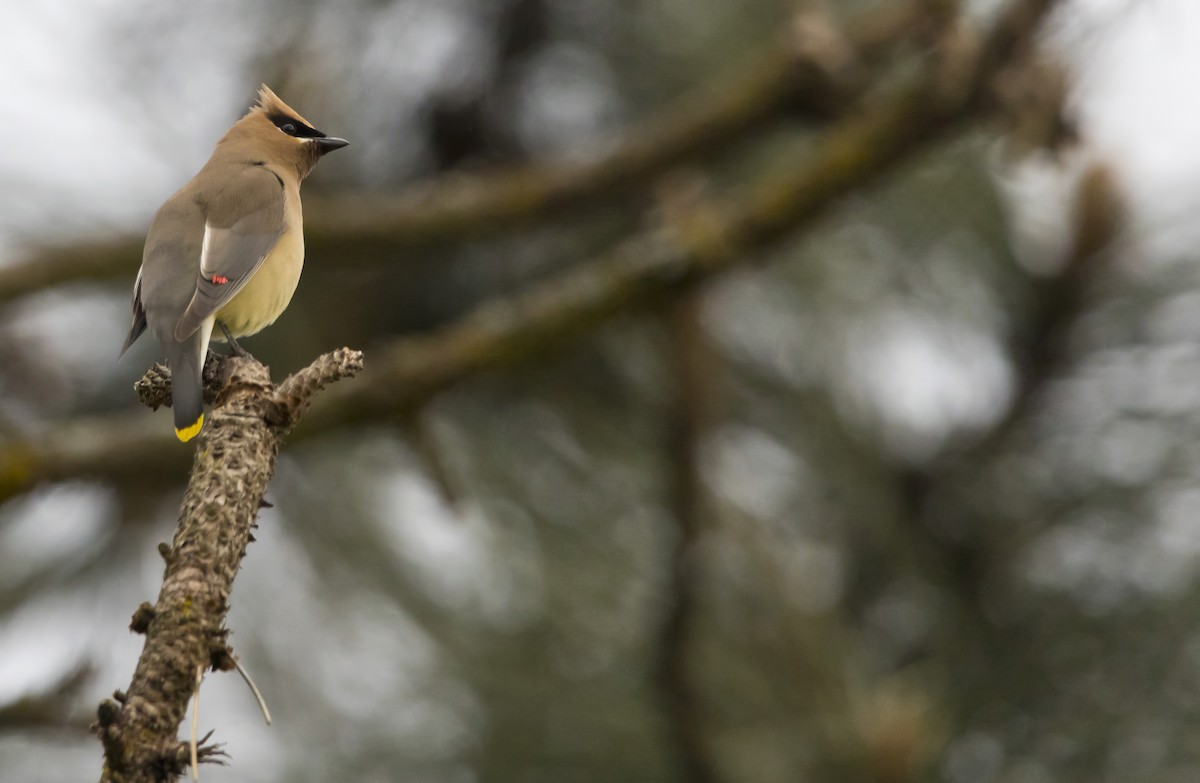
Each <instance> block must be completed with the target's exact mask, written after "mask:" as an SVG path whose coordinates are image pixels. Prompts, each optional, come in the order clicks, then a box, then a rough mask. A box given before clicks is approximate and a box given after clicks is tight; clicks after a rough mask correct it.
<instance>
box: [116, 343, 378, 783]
mask: <svg viewBox="0 0 1200 783" xmlns="http://www.w3.org/2000/svg"><path fill="white" fill-rule="evenodd" d="M208 368H209V370H210V372H209V373H206V375H207V378H206V380H207V381H208V383H209V386H208V390H209V391H210V392H212V393H213V394H214V395H215V400H216V405H215V407H214V409H213V410H212V411H211V413H210V414H209V416H208V419H207V422H206V424H205V427H204V430H203V432H201V434H200V436H199V438H198V439H197V446H196V451H195V462H194V465H193V468H192V472H191V478H190V480H189V482H188V486H187V491H186V492H185V494H184V498H183V504H182V506H181V508H180V512H179V524H178V527H177V528H176V531H175V537H174V540H173V541H172V544H171V545H170V546H167V545H166V544H163V545H162V546H161V549H160V552H161V554H162V556H163V559H164V560H166V572H165V574H164V576H163V584H162V589H161V590H160V592H159V595H158V600H157V601H156V602H155V604H154V605H153V606H151V605H150V604H149V603H144V604H142V605H141V606H140V607H138V609H137V611H136V612H135V613H134V615H133V620H132V622H131V623H130V629H131V630H133V631H136V632H139V633H144V634H146V643H145V646H144V647H143V649H142V654H141V657H140V658H139V660H138V663H137V668H136V670H135V671H134V674H133V681H132V682H131V683H130V685H129V688H128V690H127V691H125V692H120V691H118V692H117V693H115V694H114V698H112V699H109V700H106V701H104V702H103V703H102V704H101V705H100V708H99V711H98V720H97V722H96V724H95V725H94V729H95V731H96V733H97V735H98V736H99V737H100V741H101V743H102V744H103V746H104V769H103V772H102V774H101V781H102V783H109V782H111V783H150V782H151V781H166V780H172V779H174V777H176V776H178V775H179V774H181V773H182V772H183V771H184V770H185V769H186V768H187V766H188V764H189V757H190V747H189V743H188V742H186V741H181V740H180V739H179V738H178V736H177V734H178V731H179V725H180V723H181V722H182V721H183V719H184V716H185V713H186V710H187V705H188V701H189V699H190V698H191V697H192V694H193V691H194V689H195V683H196V677H197V673H198V672H203V671H206V670H208V669H213V670H218V671H224V670H229V669H231V668H233V666H234V658H233V651H232V650H231V649H230V647H229V645H228V642H227V635H228V630H227V629H226V628H225V615H226V613H227V612H228V609H229V594H230V591H231V590H232V588H233V580H234V577H235V576H236V575H237V572H238V569H239V568H240V565H241V561H242V557H243V556H244V555H245V553H246V546H247V544H248V543H249V542H250V541H252V540H253V536H252V534H251V531H252V529H253V528H254V526H255V519H256V517H257V515H258V510H259V508H260V507H261V506H262V503H263V494H264V493H265V492H266V489H267V483H268V482H269V481H270V479H271V476H272V475H273V474H274V472H275V461H276V457H277V456H278V454H279V448H280V444H281V443H282V441H283V439H284V437H285V436H286V435H287V433H288V431H289V430H290V429H291V428H292V426H294V425H295V423H296V422H297V421H298V420H299V418H300V416H301V414H302V413H303V411H304V410H305V409H306V408H307V406H308V404H309V402H310V401H311V399H312V398H313V396H314V395H315V394H316V393H317V392H318V391H320V389H321V388H322V387H323V386H325V385H326V384H328V383H332V382H333V381H336V380H338V379H340V378H345V377H349V376H352V375H354V374H355V373H357V372H358V371H359V370H360V369H361V368H362V354H361V353H359V352H358V351H351V350H348V349H341V350H338V351H334V352H333V353H328V354H325V355H323V356H321V357H320V358H318V359H317V360H316V361H315V362H313V363H312V364H311V365H309V366H308V367H306V368H305V369H304V370H301V371H300V372H298V373H296V374H295V375H293V376H291V377H289V378H288V379H287V380H285V381H284V382H283V383H281V384H279V385H278V386H275V385H273V384H272V383H271V378H270V375H269V373H268V370H267V368H266V367H265V366H263V365H262V364H259V363H258V362H256V361H254V360H253V359H242V358H236V357H235V358H229V359H224V360H216V361H214V360H210V362H209V365H208ZM138 393H139V396H140V397H141V399H142V401H143V402H144V403H145V404H147V405H149V406H150V407H158V406H159V405H163V404H169V403H170V375H169V372H168V371H167V370H166V368H163V367H161V366H158V367H155V368H153V369H152V370H150V371H149V372H148V373H147V374H146V376H145V377H144V378H143V379H142V381H141V382H139V384H138ZM199 756H200V759H201V760H203V761H216V760H219V759H220V758H221V757H222V753H221V751H220V748H219V747H218V746H215V745H209V744H204V745H202V747H200V749H199Z"/></svg>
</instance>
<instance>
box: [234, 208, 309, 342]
mask: <svg viewBox="0 0 1200 783" xmlns="http://www.w3.org/2000/svg"><path fill="white" fill-rule="evenodd" d="M303 268H304V232H303V231H302V230H300V229H299V227H297V228H296V229H294V230H292V231H288V232H285V233H284V235H283V236H281V237H280V238H279V241H278V242H276V243H275V247H273V248H271V252H270V253H268V254H267V257H266V259H264V260H263V262H262V266H260V267H259V268H258V271H257V272H255V273H254V276H253V277H251V278H250V282H248V283H246V287H245V288H243V289H242V290H241V291H238V293H237V296H235V297H234V298H233V299H230V300H229V303H228V304H226V305H225V306H224V307H222V308H221V309H220V310H218V311H217V320H218V321H220V322H222V323H224V324H225V326H227V327H228V328H229V331H230V332H232V333H233V336H234V337H245V336H246V335H251V334H255V333H256V332H259V331H262V330H263V329H265V328H266V327H268V326H270V325H271V324H273V323H275V319H276V318H278V317H279V316H280V315H281V314H282V313H283V311H284V310H286V309H287V306H288V304H289V303H290V302H291V301H292V294H294V293H296V285H297V284H298V283H299V282H300V271H301V270H302V269H303ZM214 336H215V335H214Z"/></svg>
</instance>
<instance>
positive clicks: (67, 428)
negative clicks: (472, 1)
mask: <svg viewBox="0 0 1200 783" xmlns="http://www.w3.org/2000/svg"><path fill="white" fill-rule="evenodd" d="M1053 4H1054V0H1022V1H1021V2H1018V3H1016V4H1015V5H1013V6H1012V7H1011V8H1010V10H1009V12H1008V13H1007V14H1006V15H1005V16H1003V17H1002V18H1001V19H1000V20H999V22H998V24H997V25H996V26H995V27H994V28H993V31H992V33H991V35H990V36H988V37H987V38H984V39H982V41H980V42H978V43H976V44H974V45H972V46H970V47H968V48H966V49H965V50H962V51H959V52H958V53H957V55H956V56H955V57H953V58H946V59H945V60H944V61H941V62H937V63H933V64H931V65H930V66H929V67H928V68H926V69H924V70H920V71H918V72H917V73H915V74H914V75H913V76H912V78H911V79H910V80H909V81H908V82H907V83H906V84H905V85H902V86H901V87H899V88H898V89H895V90H892V91H890V92H888V93H887V94H884V95H880V96H877V98H876V99H875V100H873V101H872V102H871V103H870V104H869V105H867V106H865V107H863V109H862V110H861V112H859V113H857V114H855V115H854V116H852V117H849V118H847V119H844V120H842V121H840V122H838V123H836V124H834V125H833V126H832V127H830V128H829V129H828V131H827V132H826V133H825V134H823V135H822V136H821V138H820V139H818V140H817V141H816V142H815V143H814V144H812V145H811V146H809V147H808V148H807V150H808V151H807V154H806V155H805V156H804V157H802V158H800V159H799V160H797V161H796V162H795V163H794V164H793V163H790V162H786V161H781V165H780V170H779V171H778V172H776V173H774V174H773V175H772V176H770V177H769V178H767V180H766V181H763V182H759V183H756V184H755V185H754V186H752V187H750V188H749V189H748V190H747V192H745V193H744V194H742V195H741V196H739V197H737V198H736V199H730V202H729V203H728V204H727V205H725V206H724V207H720V206H715V205H713V204H705V205H704V206H703V207H702V208H700V209H698V210H695V211H693V212H690V213H688V214H685V215H682V216H681V217H680V219H678V220H675V221H673V223H672V226H671V228H670V230H663V231H655V232H650V233H647V234H644V235H641V236H637V237H635V238H633V239H631V240H629V241H627V242H625V243H624V244H622V245H620V246H619V247H617V248H616V249H615V250H613V251H611V252H608V253H606V254H603V255H601V256H599V257H597V258H595V259H592V260H591V261H590V262H587V263H584V264H581V265H579V266H578V267H576V268H574V269H570V270H568V271H566V272H564V273H561V274H560V275H558V276H557V277H555V278H552V279H550V280H547V281H545V282H543V283H540V284H538V285H535V286H533V287H532V288H531V289H529V290H528V291H526V292H525V293H522V294H519V295H517V296H514V297H511V298H507V299H503V300H498V301H493V302H490V303H486V304H484V305H483V306H481V307H479V308H478V309H476V310H475V311H474V312H472V313H470V314H468V315H467V316H466V317H464V318H463V319H462V320H461V321H459V322H458V323H456V324H453V325H451V326H448V327H446V328H444V329H442V330H440V331H438V332H435V333H433V334H430V335H425V336H420V337H409V338H401V339H397V340H394V341H392V342H391V343H390V344H388V345H385V346H382V347H381V348H379V349H378V350H377V351H376V353H375V355H376V356H377V357H378V358H377V359H376V360H375V361H373V364H372V370H371V371H370V372H369V373H367V374H364V376H363V378H362V379H361V380H360V382H359V383H355V384H353V385H352V386H339V387H335V388H332V389H330V390H329V391H328V392H327V393H325V394H324V395H322V396H321V398H320V399H319V400H318V401H317V403H316V404H315V405H314V406H313V408H312V410H311V411H310V412H309V414H308V415H307V416H306V417H305V424H304V426H302V427H301V428H300V429H299V430H298V432H297V433H296V436H297V437H303V436H308V435H314V434H317V433H319V432H323V431H328V430H330V429H334V428H337V427H342V426H345V425H348V424H353V423H359V422H366V421H378V420H381V419H390V418H392V417H394V416H395V415H396V414H397V413H407V412H411V411H413V410H415V409H417V408H419V407H420V406H422V405H423V404H424V403H426V402H427V401H428V400H429V399H430V398H431V397H433V396H434V395H436V394H438V393H439V392H441V391H443V390H445V389H447V388H449V387H451V386H453V385H454V384H456V383H460V382H462V381H463V380H465V379H467V378H469V377H472V376H474V375H476V374H478V373H481V372H484V371H486V370H489V369H494V368H498V367H503V366H507V365H511V364H513V363H515V362H518V361H522V360H524V359H527V358H529V357H532V356H536V355H541V354H544V353H545V352H546V351H548V350H551V349H553V348H555V347H557V346H560V345H563V344H564V343H566V342H567V341H569V340H572V339H575V338H578V337H579V336H580V335H583V334H585V333H587V332H589V331H590V330H592V329H594V328H595V327H596V326H598V325H599V324H602V323H604V322H605V321H607V320H608V319H609V318H611V317H612V316H614V315H615V314H617V313H621V312H628V311H631V310H634V309H636V308H645V307H649V306H652V305H654V304H655V303H658V302H661V301H662V300H663V299H664V298H666V297H670V296H673V295H675V294H678V293H679V292H681V291H684V290H686V289H688V288H689V287H690V286H691V285H693V284H695V283H697V282H699V281H702V280H705V279H707V278H710V277H713V276H715V275H719V274H722V273H724V272H727V271H729V270H731V269H735V268H738V267H741V266H744V265H746V264H748V263H750V262H752V261H753V260H755V258H756V256H755V254H754V252H755V251H757V250H760V249H761V248H763V247H765V246H768V245H770V244H771V243H773V242H777V241H779V240H780V239H782V238H783V237H786V236H789V235H791V234H793V233H795V232H796V231H798V230H800V229H802V228H803V227H804V226H805V225H807V224H808V223H810V222H811V221H813V220H814V219H816V218H817V217H819V216H820V215H821V214H823V212H824V211H825V210H826V209H828V208H829V207H830V206H831V205H833V204H834V203H836V202H837V200H838V199H839V198H841V197H842V196H844V195H845V194H847V193H850V192H853V191H855V190H856V189H859V188H862V187H865V186H868V185H871V184H873V183H874V182H876V181H878V180H879V179H881V178H882V177H884V176H886V175H887V174H889V173H891V172H892V171H894V170H895V169H896V168H897V167H898V166H900V165H901V164H903V163H905V162H907V161H909V160H911V159H912V158H913V157H915V156H916V155H917V154H918V153H920V152H921V151H923V150H924V149H926V148H927V147H928V146H930V145H932V144H933V143H935V142H937V141H939V140H941V139H943V138H945V137H946V136H947V135H948V134H950V133H952V132H953V131H955V130H957V129H958V128H960V127H962V125H963V124H964V123H965V122H967V121H970V120H972V119H976V118H978V117H980V116H983V115H985V114H986V110H987V109H988V108H989V103H988V96H989V90H988V85H989V82H990V80H991V79H992V78H993V77H994V76H995V75H996V74H997V73H998V71H999V70H1000V68H1001V67H1002V66H1003V65H1004V64H1005V63H1006V62H1008V61H1009V59H1010V57H1011V56H1012V55H1013V53H1014V51H1015V50H1016V49H1017V48H1018V47H1020V46H1022V45H1025V44H1027V43H1028V41H1029V38H1030V37H1031V36H1032V34H1033V32H1034V30H1035V29H1036V26H1037V23H1038V21H1039V20H1040V19H1041V17H1042V15H1043V14H1044V13H1045V12H1046V11H1047V10H1048V9H1049V8H1050V7H1051V6H1052V5H1053ZM784 163H789V165H784ZM142 418H143V419H144V418H145V417H142ZM149 427H150V423H149V422H145V421H142V422H138V421H137V420H136V419H134V420H131V419H130V417H128V416H119V417H110V418H102V419H93V420H90V421H86V420H82V421H76V422H74V423H71V424H67V425H63V427H62V428H61V429H55V430H51V431H49V432H47V433H46V434H45V435H43V436H41V437H38V438H36V439H33V440H29V441H18V442H12V443H8V444H6V445H4V446H2V447H0V501H3V500H4V499H6V498H8V497H11V496H13V495H15V494H18V493H20V492H23V491H26V490H27V489H29V488H30V487H32V486H34V485H36V484H37V483H39V482H42V481H53V480H59V479H65V478H73V477H80V476H95V477H100V478H107V479H113V480H118V481H119V480H121V479H125V478H136V479H137V480H139V481H145V480H147V479H148V478H152V477H153V476H154V475H155V474H161V473H162V472H163V470H164V468H165V469H167V470H168V471H170V470H173V469H174V468H177V467H178V460H179V456H178V454H179V449H178V447H177V444H176V443H175V442H174V439H173V438H172V437H171V436H170V433H169V431H167V430H166V429H162V430H161V432H158V433H157V434H154V433H153V432H151V431H150V429H149ZM172 455H174V456H172ZM172 461H174V465H172Z"/></svg>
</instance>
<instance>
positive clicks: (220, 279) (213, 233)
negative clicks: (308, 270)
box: [175, 166, 284, 341]
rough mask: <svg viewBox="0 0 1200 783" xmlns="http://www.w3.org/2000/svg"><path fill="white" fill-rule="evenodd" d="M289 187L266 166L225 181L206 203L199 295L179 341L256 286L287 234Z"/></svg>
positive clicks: (181, 327) (179, 328)
mask: <svg viewBox="0 0 1200 783" xmlns="http://www.w3.org/2000/svg"><path fill="white" fill-rule="evenodd" d="M283 205H284V196H283V182H282V180H280V179H279V177H278V176H276V175H275V174H274V173H273V172H272V171H270V170H269V169H266V168H264V167H261V166H247V167H244V168H242V169H241V171H239V172H238V173H237V174H236V175H234V176H232V177H229V178H226V179H223V181H221V183H220V185H219V186H218V187H216V188H214V189H213V190H212V192H211V194H210V195H209V197H208V199H207V200H206V202H205V223H204V240H203V242H202V243H201V246H200V248H201V249H200V274H199V276H198V278H197V280H196V292H195V294H193V296H192V301H191V302H190V303H189V304H188V306H187V309H186V310H185V311H184V313H183V316H182V317H181V318H180V319H179V323H177V324H176V325H175V339H176V340H180V341H183V340H186V339H187V338H188V337H190V336H191V335H192V333H193V332H195V331H196V329H198V328H199V327H200V324H202V323H203V322H204V321H205V319H207V318H208V317H209V316H211V315H213V314H214V313H216V312H217V311H218V310H220V309H221V308H222V307H224V306H225V304H226V303H228V302H229V300H230V299H233V297H234V296H236V295H237V293H238V291H241V290H242V288H243V287H244V286H245V285H246V283H248V282H249V281H250V278H251V277H253V276H254V273H255V272H257V271H258V268H259V267H260V266H261V265H262V262H263V259H265V258H266V257H267V254H268V253H270V252H271V248H273V247H275V243H276V242H277V241H278V240H279V237H280V236H281V235H282V234H283V229H284V221H283Z"/></svg>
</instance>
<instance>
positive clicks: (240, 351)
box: [217, 321, 254, 359]
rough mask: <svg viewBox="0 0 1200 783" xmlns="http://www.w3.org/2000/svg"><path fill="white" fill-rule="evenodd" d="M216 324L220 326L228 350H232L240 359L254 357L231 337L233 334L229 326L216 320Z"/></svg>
mask: <svg viewBox="0 0 1200 783" xmlns="http://www.w3.org/2000/svg"><path fill="white" fill-rule="evenodd" d="M217 326H219V327H221V333H222V334H223V335H225V342H227V343H229V350H231V351H233V355H234V356H237V357H238V358H241V359H253V358H254V357H253V356H251V355H250V352H249V351H247V350H246V349H245V348H243V347H242V346H240V345H238V342H237V340H235V339H233V335H232V334H230V332H229V327H228V326H226V325H225V322H224V321H217Z"/></svg>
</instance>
